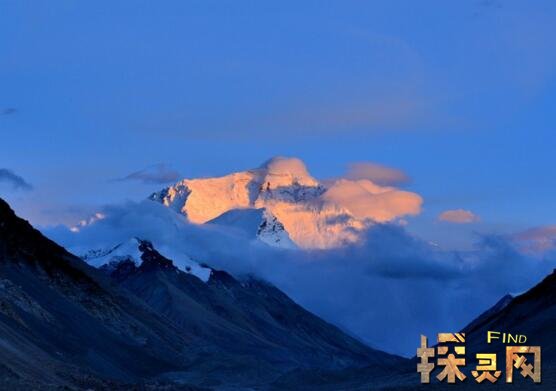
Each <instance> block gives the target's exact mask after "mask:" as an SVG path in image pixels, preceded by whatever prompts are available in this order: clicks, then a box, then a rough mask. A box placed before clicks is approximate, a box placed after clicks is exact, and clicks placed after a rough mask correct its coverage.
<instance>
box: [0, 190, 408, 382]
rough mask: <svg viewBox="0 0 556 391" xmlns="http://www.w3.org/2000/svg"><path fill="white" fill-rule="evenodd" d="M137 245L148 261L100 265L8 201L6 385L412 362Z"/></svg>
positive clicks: (238, 377) (259, 286) (3, 250)
mask: <svg viewBox="0 0 556 391" xmlns="http://www.w3.org/2000/svg"><path fill="white" fill-rule="evenodd" d="M136 244H137V250H138V252H139V253H140V258H141V261H140V262H137V261H136V260H135V259H133V258H132V257H121V258H119V259H118V262H114V263H110V262H108V263H105V264H104V265H105V266H106V267H103V268H102V270H97V269H94V268H92V267H91V266H89V265H87V264H86V263H85V262H83V261H82V260H81V259H79V258H77V257H75V256H73V255H72V254H70V253H68V252H67V251H66V250H65V249H63V248H62V247H60V246H58V245H57V244H56V243H54V242H52V241H50V240H48V239H47V238H45V237H43V236H42V235H41V234H40V233H39V232H38V231H37V230H35V229H33V228H32V227H31V226H30V225H29V224H28V223H27V222H26V221H24V220H21V219H19V218H18V217H17V216H15V214H14V213H13V211H12V210H11V209H10V208H9V206H8V205H7V204H6V203H5V202H4V201H2V200H0V342H1V343H0V375H1V376H0V388H1V389H37V388H40V387H43V388H44V389H58V388H59V387H63V386H67V387H72V388H78V389H80V388H84V389H86V388H93V389H118V388H122V389H128V388H129V384H137V383H138V382H147V383H148V384H150V386H149V387H151V388H161V387H169V389H183V390H194V389H201V387H204V388H202V389H247V388H248V387H251V388H253V389H266V388H267V387H270V386H269V384H270V383H272V382H274V381H276V379H278V378H279V377H281V376H284V375H285V374H287V373H289V372H291V371H296V370H311V371H312V370H316V369H323V370H330V371H336V370H342V369H344V368H350V367H356V368H359V367H363V366H366V365H373V366H380V367H381V368H383V369H384V370H385V371H386V372H388V373H391V372H390V371H391V370H392V368H393V367H394V366H395V365H397V364H398V363H400V362H405V360H404V359H401V358H399V357H396V356H391V355H388V354H386V353H383V352H380V351H376V350H373V349H371V348H369V347H367V346H365V345H363V344H362V343H360V342H359V341H357V340H355V339H354V338H352V337H350V336H348V335H346V334H345V333H343V332H342V331H341V330H339V329H338V328H336V327H334V326H332V325H330V324H328V323H326V322H324V321H323V320H321V319H320V318H318V317H316V316H315V315H313V314H311V313H309V312H307V311H305V310H304V309H303V308H301V307H300V306H298V305H297V304H295V303H294V302H293V301H292V300H291V299H289V298H288V297H287V296H286V295H285V294H284V293H282V292H281V291H280V290H278V289H277V288H275V287H273V286H271V285H269V284H267V283H265V282H263V281H259V280H256V279H252V278H249V279H246V280H243V281H239V280H237V279H235V278H233V277H232V276H230V275H229V274H227V273H225V272H223V271H216V270H211V271H210V277H209V278H208V279H207V281H206V282H204V281H202V280H201V279H200V278H198V277H197V276H195V275H194V274H192V273H187V272H185V271H182V270H179V269H177V268H176V267H175V266H174V265H173V262H172V261H171V260H170V259H167V258H165V257H164V256H162V255H161V254H160V253H158V251H156V249H155V248H153V246H152V245H151V244H150V243H149V242H147V241H143V240H137V241H136ZM99 254H100V253H99V252H96V253H95V255H99ZM106 255H107V254H104V256H106ZM175 381H177V382H178V383H179V386H178V385H177V383H174V382H175ZM187 384H193V385H192V386H188V385H187Z"/></svg>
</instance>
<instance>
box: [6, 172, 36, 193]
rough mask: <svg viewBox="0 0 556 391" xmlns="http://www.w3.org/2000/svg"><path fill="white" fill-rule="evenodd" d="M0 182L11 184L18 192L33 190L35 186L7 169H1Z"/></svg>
mask: <svg viewBox="0 0 556 391" xmlns="http://www.w3.org/2000/svg"><path fill="white" fill-rule="evenodd" d="M0 182H5V183H8V184H10V185H11V186H12V187H13V188H14V189H16V190H32V189H33V186H32V185H31V184H30V183H28V182H27V181H26V180H25V179H23V178H22V177H21V176H19V175H17V174H15V173H14V172H13V171H11V170H8V169H7V168H0Z"/></svg>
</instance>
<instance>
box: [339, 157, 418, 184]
mask: <svg viewBox="0 0 556 391" xmlns="http://www.w3.org/2000/svg"><path fill="white" fill-rule="evenodd" d="M345 176H346V178H347V179H352V180H358V179H368V180H370V181H371V182H373V183H376V184H377V185H381V186H395V185H403V184H406V183H408V182H409V181H410V178H409V176H408V175H407V174H406V173H405V172H403V171H401V170H398V169H397V168H392V167H386V166H383V165H381V164H377V163H372V162H359V163H352V164H350V165H349V166H348V170H347V173H346V175H345Z"/></svg>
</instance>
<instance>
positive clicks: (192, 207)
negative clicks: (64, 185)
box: [149, 157, 422, 248]
mask: <svg viewBox="0 0 556 391" xmlns="http://www.w3.org/2000/svg"><path fill="white" fill-rule="evenodd" d="M149 198H150V199H151V200H154V201H158V202H161V203H162V204H163V205H165V206H167V207H169V208H172V209H174V210H175V211H177V212H179V213H182V214H183V215H185V216H186V217H187V218H188V219H189V221H191V222H193V223H197V224H203V223H207V222H211V221H212V222H216V223H217V222H218V220H216V221H215V219H217V218H218V217H219V216H222V215H223V214H224V213H226V212H229V211H237V212H235V214H234V218H235V220H236V221H242V220H245V219H242V218H240V217H239V215H240V214H241V213H251V212H249V211H250V210H252V209H264V210H265V211H266V213H263V214H261V216H262V217H263V218H261V221H260V223H259V228H260V227H261V226H263V228H264V227H265V226H266V225H267V224H268V221H266V220H267V219H268V216H272V217H271V219H272V220H273V221H274V222H275V223H279V225H280V226H283V227H284V229H285V233H286V234H287V238H286V235H284V233H282V232H281V233H280V235H282V236H283V238H284V239H282V240H272V239H271V240H269V239H268V237H266V238H265V239H266V240H265V242H266V243H268V244H273V245H278V246H282V245H283V244H284V243H286V244H287V245H286V246H285V247H289V241H288V239H291V240H292V241H293V242H294V243H295V245H297V246H299V247H303V248H330V247H337V246H341V245H343V244H347V243H352V242H356V241H357V240H358V239H359V234H360V233H361V231H362V230H363V229H364V228H365V227H367V226H368V225H370V224H373V223H375V222H386V221H391V220H394V219H396V218H398V217H401V216H404V215H411V214H417V213H419V211H420V206H421V202H422V200H421V197H419V196H418V195H417V194H415V193H410V192H407V191H402V190H399V189H397V188H394V187H389V186H379V185H377V184H375V183H373V182H372V181H370V180H368V179H357V180H353V179H339V180H334V181H328V182H327V183H324V182H320V181H318V180H317V179H315V178H314V177H312V176H311V175H310V174H309V172H308V170H307V168H306V166H305V164H304V163H303V162H302V161H301V160H300V159H297V158H285V157H275V158H272V159H270V160H268V161H266V162H265V163H264V164H263V165H261V166H260V167H258V168H255V169H252V170H247V171H241V172H236V173H232V174H229V175H226V176H222V177H217V178H201V179H184V180H182V181H180V182H178V183H176V184H174V185H172V186H169V187H167V188H165V189H163V190H161V191H159V192H156V193H154V194H152V195H151V196H150V197H149ZM245 211H246V212H245ZM225 220H226V221H228V222H229V221H230V219H225ZM254 231H255V232H253V235H258V234H259V233H260V229H259V230H254ZM257 231H258V232H257ZM259 236H260V235H259Z"/></svg>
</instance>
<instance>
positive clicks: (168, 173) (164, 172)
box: [116, 164, 180, 184]
mask: <svg viewBox="0 0 556 391" xmlns="http://www.w3.org/2000/svg"><path fill="white" fill-rule="evenodd" d="M179 178H180V174H179V173H178V172H177V171H175V170H172V169H171V168H170V167H168V166H167V165H166V164H155V165H152V166H149V167H147V168H144V169H142V170H139V171H135V172H132V173H131V174H129V175H126V176H125V177H122V178H118V179H116V181H119V182H121V181H138V182H143V183H149V184H152V183H154V184H163V183H170V182H176V181H177V180H178V179H179Z"/></svg>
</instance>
